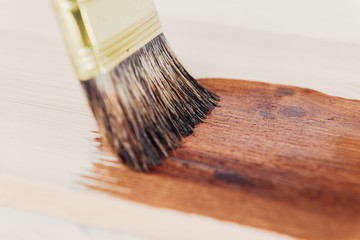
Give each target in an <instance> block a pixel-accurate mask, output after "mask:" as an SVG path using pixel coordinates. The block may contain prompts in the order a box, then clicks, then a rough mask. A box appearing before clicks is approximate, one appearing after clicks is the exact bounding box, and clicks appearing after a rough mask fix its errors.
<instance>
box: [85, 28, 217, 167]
mask: <svg viewBox="0 0 360 240" xmlns="http://www.w3.org/2000/svg"><path fill="white" fill-rule="evenodd" d="M82 86H83V88H84V90H85V92H86V94H87V97H88V100H89V104H90V107H91V109H92V111H93V113H94V116H95V118H96V120H97V122H98V125H99V128H100V131H101V132H102V133H103V134H104V135H105V137H106V140H107V142H108V143H109V145H110V146H111V147H112V149H113V150H114V151H115V152H116V153H117V155H118V156H119V158H120V159H121V161H122V162H123V163H125V164H126V165H127V166H129V167H131V168H134V169H136V170H138V171H147V170H149V169H151V167H153V166H156V165H159V164H160V163H161V159H162V158H163V157H164V156H167V152H168V151H169V150H171V149H174V148H175V147H177V146H178V145H179V144H180V139H181V136H187V135H190V134H191V133H192V132H193V128H194V126H195V125H197V124H198V123H200V122H202V119H203V118H204V117H205V116H206V115H207V114H208V113H209V112H210V111H211V110H212V109H213V108H214V107H215V106H216V101H217V100H218V99H219V98H218V96H216V95H215V94H214V93H212V92H210V91H208V90H206V89H205V88H204V87H202V86H201V85H200V84H199V83H198V82H197V81H196V80H195V79H194V78H193V77H192V76H191V75H190V74H189V73H188V72H187V71H186V70H185V69H184V68H183V66H182V65H181V64H180V63H179V61H178V60H177V59H176V57H175V55H174V53H173V52H172V50H171V49H170V47H169V45H168V43H167V41H166V39H165V37H164V35H163V34H160V35H159V36H157V37H156V38H154V39H153V40H152V41H150V42H149V43H148V44H146V45H145V46H144V47H143V48H141V49H140V50H139V51H137V52H136V53H134V54H133V55H132V56H131V57H129V58H128V59H126V60H125V61H123V62H122V63H120V64H119V65H118V66H117V67H115V69H113V70H112V71H111V72H109V73H108V74H106V75H102V76H99V77H96V78H94V79H91V80H88V81H83V82H82Z"/></svg>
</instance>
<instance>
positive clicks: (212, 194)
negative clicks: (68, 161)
mask: <svg viewBox="0 0 360 240" xmlns="http://www.w3.org/2000/svg"><path fill="white" fill-rule="evenodd" d="M200 83H201V84H202V85H204V86H205V87H206V88H207V89H209V90H210V91H213V92H215V93H217V94H218V95H219V96H220V97H221V101H220V103H219V106H218V107H217V108H216V109H215V110H214V111H213V112H212V113H211V114H210V116H208V117H207V119H206V120H205V123H203V124H200V125H199V126H198V127H196V129H195V131H194V134H193V135H192V136H190V137H186V138H185V139H183V142H182V146H181V147H179V148H178V149H176V150H175V151H173V152H172V153H171V156H170V157H169V158H168V159H166V160H165V161H164V164H163V165H162V166H160V167H157V168H156V169H155V170H154V171H152V172H150V173H138V172H135V171H132V170H129V169H128V168H125V167H123V166H121V165H120V163H117V162H109V161H107V160H103V161H101V162H100V163H99V162H97V163H94V169H93V173H91V174H89V175H88V176H85V178H90V179H93V180H95V184H93V185H87V186H88V187H89V188H91V189H96V190H100V191H103V192H106V193H109V194H112V195H114V196H118V197H120V198H123V199H127V200H131V201H135V202H140V203H144V204H148V205H151V206H155V207H161V208H169V209H174V210H178V211H183V212H187V213H194V214H200V215H204V216H209V217H213V218H216V219H220V220H226V221H232V222H236V223H239V224H244V225H250V226H253V227H258V228H263V229H267V230H271V231H276V232H279V233H284V234H288V235H291V236H294V237H298V238H305V239H324V240H325V239H326V240H332V239H334V240H338V239H342V240H344V239H360V101H355V100H347V99H342V98H337V97H331V96H328V95H325V94H322V93H319V92H316V91H313V90H309V89H302V88H297V87H289V86H280V85H273V84H266V83H259V82H248V81H240V80H225V79H203V80H200ZM100 149H101V151H102V152H103V154H104V155H108V154H110V153H109V152H108V151H107V150H106V147H105V146H103V145H102V146H101V147H100ZM124 188H125V189H129V191H123V189H124Z"/></svg>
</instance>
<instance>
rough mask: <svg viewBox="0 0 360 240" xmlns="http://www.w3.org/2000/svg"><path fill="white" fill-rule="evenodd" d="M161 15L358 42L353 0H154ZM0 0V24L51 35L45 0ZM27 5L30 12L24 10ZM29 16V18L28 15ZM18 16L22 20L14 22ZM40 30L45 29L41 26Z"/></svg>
mask: <svg viewBox="0 0 360 240" xmlns="http://www.w3.org/2000/svg"><path fill="white" fill-rule="evenodd" d="M154 1H155V3H156V6H157V8H158V11H159V14H160V16H161V17H165V18H176V19H185V20H189V21H199V22H206V23H217V24H225V25H232V26H237V27H241V28H247V29H256V30H265V31H271V32H279V33H288V34H296V35H300V36H307V37H315V38H322V39H328V40H336V41H343V42H353V43H360V31H359V29H360V14H359V9H360V1H359V0H154ZM23 2H25V1H22V3H21V4H19V3H18V1H8V0H0V6H1V8H2V11H1V13H2V14H1V15H0V28H1V29H4V28H7V29H12V30H16V29H18V30H21V31H23V30H24V29H27V30H28V31H31V32H37V33H41V34H49V35H54V34H58V29H54V31H52V30H50V31H49V26H50V25H51V26H53V24H54V23H53V21H55V19H54V17H53V13H52V12H51V11H47V12H44V8H43V6H44V5H48V6H49V7H50V3H51V1H50V0H31V1H26V4H24V3H23ZM29 9H31V12H29ZM29 16H31V19H28V18H29ZM19 19H22V20H23V22H21V24H19V21H18V20H19ZM50 29H51V28H50ZM44 30H45V31H44Z"/></svg>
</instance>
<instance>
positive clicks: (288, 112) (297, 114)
mask: <svg viewBox="0 0 360 240" xmlns="http://www.w3.org/2000/svg"><path fill="white" fill-rule="evenodd" d="M281 112H282V114H283V115H284V116H286V117H291V118H302V117H306V116H307V112H306V111H305V110H303V109H301V108H298V107H295V106H286V107H284V108H283V109H282V111H281Z"/></svg>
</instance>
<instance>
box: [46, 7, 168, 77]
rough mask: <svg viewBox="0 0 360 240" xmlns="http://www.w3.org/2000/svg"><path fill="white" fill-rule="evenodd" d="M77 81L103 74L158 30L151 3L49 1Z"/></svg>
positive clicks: (156, 34) (158, 25) (158, 26)
mask: <svg viewBox="0 0 360 240" xmlns="http://www.w3.org/2000/svg"><path fill="white" fill-rule="evenodd" d="M52 1H53V4H54V7H55V11H56V14H57V17H58V20H59V23H60V26H61V29H62V32H63V35H64V38H65V41H66V44H67V46H68V49H69V52H70V55H71V59H72V61H73V64H74V67H75V70H76V73H77V75H78V77H79V79H80V80H82V81H86V80H89V79H92V78H94V77H96V76H99V75H101V74H106V73H107V72H109V71H110V70H112V69H113V68H114V67H115V66H116V65H118V64H119V63H121V62H122V61H124V60H125V59H126V58H128V57H129V56H131V55H132V54H134V53H135V52H136V51H137V50H139V49H140V48H142V47H143V46H144V45H145V44H146V43H148V42H150V41H151V40H152V39H154V38H155V37H156V36H158V35H159V34H160V33H161V32H162V30H161V25H160V21H159V18H158V15H157V12H156V9H155V6H154V3H153V1H152V0H52Z"/></svg>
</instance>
